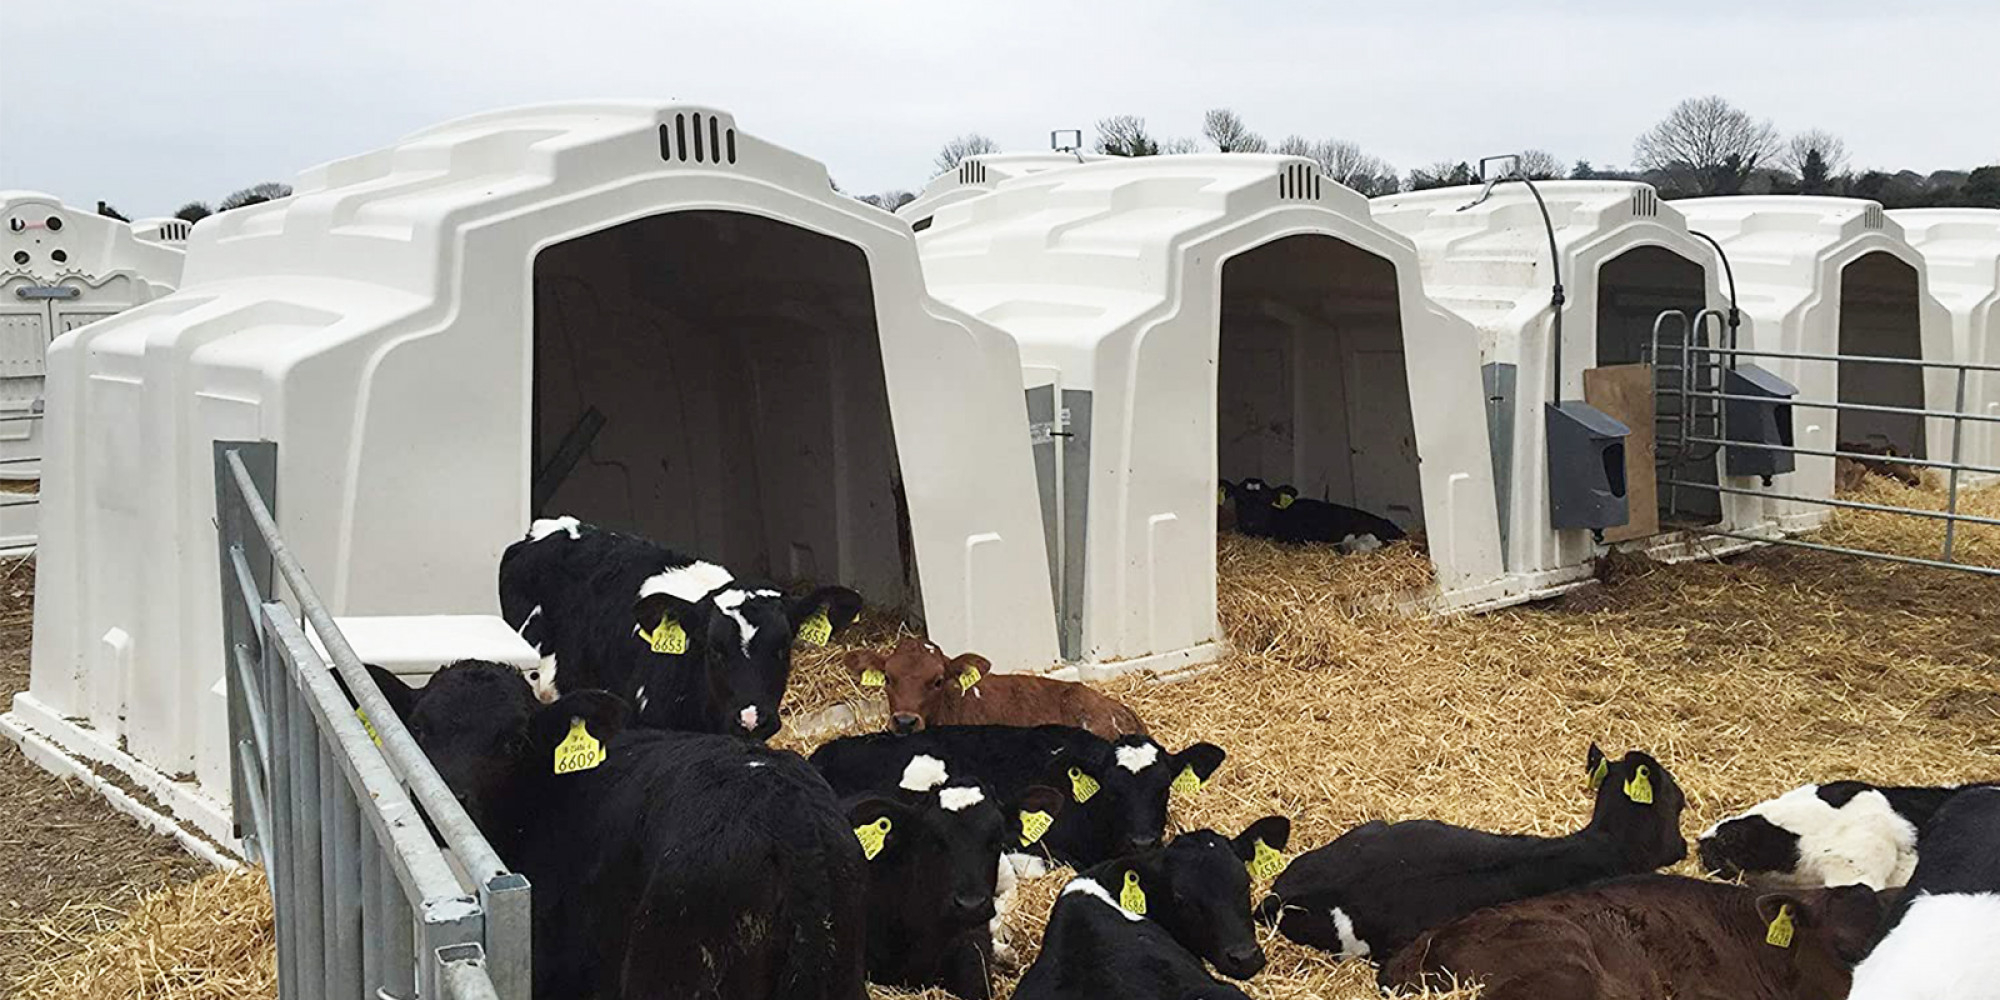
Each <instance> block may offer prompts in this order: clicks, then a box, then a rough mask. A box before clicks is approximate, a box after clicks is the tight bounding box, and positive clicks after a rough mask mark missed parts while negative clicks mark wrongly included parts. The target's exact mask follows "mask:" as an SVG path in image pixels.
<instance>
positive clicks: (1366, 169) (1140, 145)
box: [858, 95, 2000, 211]
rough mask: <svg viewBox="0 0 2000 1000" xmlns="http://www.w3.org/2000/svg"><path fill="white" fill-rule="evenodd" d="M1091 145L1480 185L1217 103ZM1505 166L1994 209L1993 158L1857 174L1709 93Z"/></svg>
mask: <svg viewBox="0 0 2000 1000" xmlns="http://www.w3.org/2000/svg"><path fill="white" fill-rule="evenodd" d="M999 149H1000V147H999V145H998V144H997V143H995V142H994V141H993V140H992V139H990V138H988V137H986V136H984V135H981V134H979V133H967V134H965V135H960V136H956V137H954V138H952V139H951V140H949V141H948V142H946V143H945V144H944V146H943V147H942V148H941V149H940V150H939V152H938V155H937V158H936V160H935V161H933V163H932V166H933V167H934V168H935V170H936V173H944V172H946V171H949V170H951V169H952V168H954V167H956V166H958V163H959V161H961V160H963V159H965V158H966V157H968V156H976V155H980V154H985V153H995V152H999ZM1090 149H1091V151H1093V152H1097V153H1101V154H1104V155H1107V156H1158V155H1162V154H1168V153H1192V152H1202V151H1212V152H1219V153H1281V154H1286V155H1292V156H1303V157H1306V158H1308V159H1310V160H1312V161H1314V162H1315V163H1317V164H1318V165H1319V168H1320V170H1322V171H1323V172H1325V174H1326V175H1327V176H1328V177H1331V178H1333V179H1334V180H1337V181H1339V182H1341V183H1342V184H1345V185H1347V186H1348V187H1350V188H1353V189H1354V190H1356V191H1358V192H1360V193H1361V194H1364V195H1367V196H1370V197H1374V196H1376V195H1383V194H1393V193H1395V192H1398V191H1421V190H1425V189H1427V188H1436V187H1448V186H1453V185H1465V184H1476V183H1479V181H1480V177H1479V171H1478V169H1477V168H1476V167H1475V166H1474V165H1473V162H1472V161H1471V160H1441V161H1439V162H1436V163H1432V164H1430V165H1428V166H1422V167H1417V168H1414V169H1412V170H1410V171H1408V172H1406V173H1405V172H1401V171H1398V170H1397V168H1396V167H1394V166H1393V165H1391V164H1390V163H1389V162H1388V161H1386V160H1384V159H1383V158H1381V157H1378V156H1374V155H1372V154H1369V153H1367V152H1366V151H1364V150H1363V149H1362V148H1361V146H1360V145H1359V144H1358V143H1355V142H1353V141H1351V140H1348V139H1341V138H1324V139H1311V138H1308V137H1306V136H1303V135H1298V134H1292V135H1287V136H1286V137H1284V138H1283V139H1280V140H1278V141H1276V142H1271V141H1268V140H1267V139H1265V138H1264V136H1263V135H1261V134H1259V133H1258V132H1255V131H1253V130H1252V129H1251V128H1250V127H1249V125H1248V124H1246V123H1245V122H1244V120H1243V118H1242V116H1240V115H1238V114H1237V113H1236V112H1235V111H1232V110H1230V109H1229V108H1214V109H1212V110H1210V111H1208V112H1207V113H1206V114H1205V115H1203V116H1202V127H1201V138H1200V139H1193V138H1188V137H1183V136H1163V135H1159V134H1157V133H1155V132H1153V131H1152V130H1151V129H1150V128H1149V127H1148V126H1147V124H1146V119H1145V118H1143V117H1141V116H1139V115H1113V116H1111V117H1109V118H1105V119H1101V120H1099V121H1098V122H1097V127H1096V134H1095V137H1094V139H1093V141H1092V142H1091V143H1090ZM1501 169H1506V168H1505V167H1504V166H1503V167H1502V168H1501ZM1512 169H1513V170H1514V171H1516V172H1518V173H1520V174H1521V175H1523V176H1526V177H1529V178H1531V179H1534V180H1554V179H1557V178H1568V179H1572V180H1632V181H1644V182H1646V183H1648V184H1651V185H1653V186H1654V187H1656V188H1658V189H1659V191H1660V194H1661V195H1662V196H1663V197H1666V198H1697V197H1707V196H1714V195H1737V194H1815V195H1838V196H1844V197H1854V198H1868V199H1872V200H1874V201H1878V202H1881V203H1882V205H1883V206H1884V207H1887V208H1921V207H1933V206H1971V207H1978V208H2000V165H1985V166H1977V167H1970V168H1967V169H1963V170H1952V169H1948V170H1933V171H1930V172H1928V173H1924V172H1919V171H1915V170H1895V171H1891V170H1883V169H1875V168H1870V169H1855V168H1853V167H1852V165H1851V164H1850V163H1849V158H1848V155H1847V144H1846V143H1845V142H1844V141H1843V140H1842V139H1841V138H1840V137H1839V136H1837V135H1835V134H1833V133H1831V132H1828V131H1826V130H1824V129H1818V128H1810V129H1805V130H1802V131H1799V132H1796V133H1793V134H1791V135H1789V136H1788V135H1785V134H1784V133H1782V132H1780V131H1779V130H1778V128H1777V127H1776V126H1775V125H1773V124H1772V123H1771V122H1770V120H1768V119H1758V118H1756V117H1755V116H1753V115H1751V114H1750V113H1749V112H1747V111H1744V110H1743V109H1741V108H1738V107H1736V106H1735V105H1733V104H1731V103H1729V102H1728V101H1727V100H1724V99H1723V98H1721V97H1716V96H1712V95H1711V96H1707V97H1695V98H1689V99H1688V100H1685V101H1682V102H1680V103H1679V104H1677V105H1675V106H1674V108H1673V110H1672V111H1670V112H1668V114H1667V116H1666V117H1665V118H1663V119H1661V120H1660V121H1659V122H1657V123H1655V124H1654V125H1653V126H1652V127H1651V128H1649V129H1647V130H1646V131H1645V132H1643V133H1641V134H1640V135H1639V136H1638V138H1636V139H1634V140H1633V143H1632V165H1631V167H1630V168H1629V169H1620V168H1618V167H1616V166H1611V165H1605V166H1598V165H1595V164H1592V163H1591V162H1590V161H1589V160H1575V161H1565V160H1563V159H1561V158H1559V157H1557V156H1556V155H1555V154H1553V153H1551V152H1549V151H1547V150H1544V149H1534V148H1530V149H1524V150H1520V151H1518V152H1517V153H1516V154H1515V159H1514V165H1513V168H1512ZM858 197H859V198H860V200H862V201H865V202H868V203H869V204H871V205H875V206H877V207H880V208H885V209H889V210H891V211H894V210H895V209H896V208H899V207H901V206H902V205H903V204H905V203H907V202H909V201H910V200H912V199H913V198H914V197H915V196H914V195H912V194H911V193H910V192H908V191H901V190H897V191H887V192H883V193H881V194H874V195H861V196H858Z"/></svg>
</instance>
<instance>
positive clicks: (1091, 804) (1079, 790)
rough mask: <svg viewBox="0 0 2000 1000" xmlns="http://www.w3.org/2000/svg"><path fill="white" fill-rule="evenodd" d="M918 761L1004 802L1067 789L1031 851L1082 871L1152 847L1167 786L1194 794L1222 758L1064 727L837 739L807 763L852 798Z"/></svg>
mask: <svg viewBox="0 0 2000 1000" xmlns="http://www.w3.org/2000/svg"><path fill="white" fill-rule="evenodd" d="M918 756H925V757H931V758H935V759H936V760H939V761H942V762H943V763H944V764H945V765H946V766H948V767H949V768H950V771H951V773H952V774H953V775H956V776H961V777H965V778H968V779H974V780H978V781H980V782H982V783H984V784H985V785H987V786H988V787H990V788H992V789H993V791H994V793H995V794H997V795H999V796H1000V798H1001V799H1002V800H1003V801H1016V800H1018V799H1019V798H1020V797H1021V796H1022V795H1023V794H1024V793H1025V792H1026V791H1027V790H1028V789H1029V788H1031V787H1033V786H1036V785H1047V786H1050V787H1053V788H1057V789H1061V790H1064V791H1067V792H1068V793H1069V797H1070V804H1069V805H1068V806H1066V807H1065V808H1064V809H1063V811H1062V815H1060V816H1057V817H1055V824H1054V825H1053V826H1052V827H1050V829H1049V831H1048V833H1047V834H1046V835H1045V836H1043V837H1042V840H1041V843H1040V844H1039V845H1037V846H1038V847H1039V848H1041V849H1043V850H1045V851H1046V853H1047V854H1048V856H1050V857H1053V858H1054V859H1055V860H1057V861H1059V862H1061V863H1063V864H1067V865H1071V866H1073V867H1077V868H1082V867H1085V866H1087V865H1093V864H1097V863H1099V862H1103V861H1108V860H1110V859H1112V858H1115V857H1119V856H1121V855H1125V854H1132V853H1136V852H1139V851H1145V850H1149V849H1151V848H1154V847H1158V846H1159V844H1160V839H1161V836H1162V835H1163V834H1164V833H1165V832H1166V826H1167V802H1168V798H1169V796H1170V794H1171V792H1172V790H1173V788H1174V787H1175V785H1176V784H1177V783H1178V785H1179V787H1181V788H1183V789H1189V790H1192V789H1194V788H1198V787H1199V786H1200V784H1201V783H1202V782H1204V781H1207V780H1208V778H1209V776H1210V775H1212V774H1214V773H1215V770H1216V768H1218V767H1221V766H1222V761H1223V758H1224V757H1225V756H1226V755H1225V754H1224V753H1223V751H1222V748H1221V747H1218V746H1215V745H1214V744H1211V743H1196V744H1194V745H1193V746H1190V747H1188V748H1187V749H1186V750H1183V751H1181V752H1180V753H1169V752H1167V750H1166V749H1165V748H1163V747H1161V746H1160V745H1159V744H1158V743H1155V742H1153V741H1152V740H1151V739H1149V738H1147V737H1144V736H1124V737H1120V738H1119V739H1118V740H1116V741H1106V740H1104V739H1101V738H1099V737H1097V736H1095V735H1092V734H1091V733H1087V732H1085V731H1083V730H1081V729H1076V728H1073V727H1070V726H1037V727H1035V728H1032V729H1026V728H1019V727H1014V726H939V727H937V728H934V729H926V730H924V731H923V732H920V733H912V734H910V735H908V736H897V735H894V734H891V733H875V734H871V735H868V736H848V737H844V738H841V739H837V740H834V741H832V742H830V743H828V744H826V745H825V746H822V747H820V748H819V750H818V751H817V752H815V753H814V754H813V756H812V762H813V765H814V766H815V767H817V768H819V770H820V773H822V774H824V775H826V779H827V781H828V783H830V784H832V785H833V788H834V790H835V791H837V792H839V793H840V794H842V795H853V794H857V793H860V792H866V791H886V790H892V789H895V788H897V787H898V786H899V785H900V784H901V782H902V781H903V775H904V772H905V770H906V769H907V768H908V766H909V764H910V761H911V760H912V759H914V758H916V757H918ZM1032 867H1033V866H1032V865H1030V866H1029V868H1030V870H1032Z"/></svg>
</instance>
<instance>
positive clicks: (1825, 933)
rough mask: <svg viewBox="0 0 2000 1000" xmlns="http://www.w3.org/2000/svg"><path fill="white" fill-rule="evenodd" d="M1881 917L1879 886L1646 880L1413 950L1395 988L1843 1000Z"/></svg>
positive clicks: (1613, 885)
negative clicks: (1788, 887) (1768, 890)
mask: <svg viewBox="0 0 2000 1000" xmlns="http://www.w3.org/2000/svg"><path fill="white" fill-rule="evenodd" d="M1881 918H1882V906H1881V903H1880V902H1878V901H1877V900H1876V897H1875V892H1874V890H1871V889H1869V888H1867V887H1866V886H1851V887H1848V888H1844V889H1806V890H1800V891H1797V892H1788V893H1775V894H1768V895H1760V894H1759V893H1758V892H1757V891H1756V890H1754V889H1747V888H1744V887H1743V886H1738V885H1729V884H1726V883H1722V882H1704V881H1701V880H1698V879H1690V878H1680V877H1677V876H1670V875H1640V876H1635V877H1632V878H1627V879H1618V880H1615V881H1611V882H1606V883H1603V884H1601V885H1596V886H1591V887H1590V888H1587V889H1574V890H1571V891H1568V892H1560V893H1556V894H1555V895H1552V896H1543V897H1541V898H1540V899H1529V900H1522V901H1521V902H1518V903H1509V904H1507V905H1505V906H1496V907H1494V908H1492V909H1490V910H1481V911H1479V912H1478V913H1474V914H1472V915H1471V916H1468V917H1463V918H1460V919H1459V920H1455V921H1453V922H1451V923H1449V924H1446V925H1444V926H1443V927H1440V928H1438V929H1436V930H1433V931H1430V932H1429V933H1426V934H1425V935H1423V936H1422V937H1419V938H1418V939H1417V940H1416V941H1415V942H1413V943H1411V945H1410V946H1409V947H1408V948H1405V949H1403V950H1402V951H1401V952H1399V953H1398V954H1397V955H1396V957H1395V959H1394V960H1393V961H1391V962H1389V964H1388V965H1386V966H1384V967H1383V969H1382V976H1381V982H1382V985H1383V987H1385V988H1389V989H1394V988H1397V987H1401V988H1404V989H1408V990H1416V989H1420V988H1422V987H1423V986H1425V985H1429V986H1430V987H1432V988H1434V989H1438V990H1445V989H1450V988H1451V987H1452V986H1453V985H1454V984H1455V983H1466V984H1470V983H1472V982H1474V981H1477V982H1481V983H1484V984H1485V985H1484V988H1483V989H1482V990H1481V991H1480V994H1479V996H1480V997H1481V1000H1614V998H1615V1000H1676V998H1679V1000H1688V998H1695V997H1717V998H1721V997H1727V998H1729V1000H1831V998H1836V997H1842V996H1846V995H1847V986H1848V979H1849V970H1850V969H1852V968H1853V967H1854V962H1855V960H1856V959H1857V958H1859V957H1860V956H1861V954H1862V952H1863V951H1865V950H1866V949H1867V947H1868V945H1869V944H1870V943H1871V942H1873V940H1874V939H1875V934H1876V923H1877V922H1878V921H1879V920H1881Z"/></svg>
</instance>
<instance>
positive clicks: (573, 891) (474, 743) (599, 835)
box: [377, 661, 866, 1000]
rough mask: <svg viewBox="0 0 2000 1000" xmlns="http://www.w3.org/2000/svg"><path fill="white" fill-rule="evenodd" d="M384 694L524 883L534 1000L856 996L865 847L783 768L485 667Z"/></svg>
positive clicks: (828, 801)
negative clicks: (548, 699)
mask: <svg viewBox="0 0 2000 1000" xmlns="http://www.w3.org/2000/svg"><path fill="white" fill-rule="evenodd" d="M377 681H378V683H381V684H383V685H385V687H386V685H388V684H392V683H394V684H400V683H401V682H400V681H396V680H395V679H394V678H393V677H386V676H383V675H377ZM398 697H402V698H404V699H405V703H406V704H408V705H409V706H410V707H409V709H408V715H407V722H408V726H409V730H410V734H411V736H412V737H414V738H415V739H416V741H417V744H418V746H420V747H422V748H423V750H424V752H425V754H426V755H428V756H429V757H430V759H431V762H432V763H433V764H434V765H435V766H436V768H437V770H438V773H439V775H440V776H441V777H443V778H444V780H445V782H446V783H447V784H448V785H449V786H450V787H451V789H452V791H453V792H455V793H457V794H458V795H459V797H460V798H461V799H462V800H464V802H465V805H466V810H467V812H468V813H469V814H471V816H472V818H473V821H474V822H475V823H477V824H478V826H479V829H480V831H481V832H482V833H484V834H485V835H486V837H487V839H488V840H489V841H491V842H492V844H493V847H494V849H495V850H497V851H498V852H499V853H500V857H501V858H502V859H503V860H505V861H506V862H507V864H508V865H509V866H510V867H512V868H513V869H514V870H515V871H518V872H520V873H521V874H523V875H525V876H527V878H528V881H529V882H530V884H532V885H533V886H534V893H533V900H534V903H533V906H534V927H533V939H534V976H535V996H536V997H539V998H550V1000H553V998H564V1000H567V998H573V997H601V998H629V1000H639V998H654V997H713V998H718V1000H721V998H728V1000H766V998H769V997H802V998H823V1000H863V998H864V996H865V988H866V984H865V982H864V981H863V975H862V960H863V941H862V933H863V927H864V926H865V924H864V920H865V914H866V911H865V904H864V891H865V887H866V882H865V879H866V873H865V872H864V871H863V867H862V866H863V864H864V862H863V860H862V852H861V849H860V845H859V844H858V843H857V842H856V839H855V833H854V828H853V824H852V823H850V822H849V820H848V817H847V816H846V815H845V813H844V812H843V811H842V809H841V808H840V803H839V802H838V801H837V800H836V799H835V798H834V795H833V790H832V789H830V788H828V787H827V786H826V782H825V781H823V780H821V779H820V777H819V774H818V773H817V772H815V771H814V770H813V769H812V768H811V767H809V766H807V765H806V762H805V761H803V760H801V759H799V757H798V755H796V754H791V753H785V752H782V751H777V750H772V749H769V748H767V747H764V746H761V745H758V744H756V743H752V742H749V741H747V740H739V739H731V738H727V737H721V736H709V735H700V734H694V733H677V732H666V731H662V730H643V729H627V728H626V723H627V721H628V718H629V715H630V707H629V706H628V705H626V703H625V702H624V701H623V699H620V698H618V697H617V696H615V695H612V694H609V693H607V692H603V691H575V692H571V693H570V694H567V695H564V696H563V697H562V698H560V699H558V700H557V701H556V702H555V703H554V704H551V705H546V706H545V705H541V704H539V703H538V702H537V701H536V699H535V696H534V693H533V691H532V689H531V688H530V687H529V686H528V682H527V681H525V680H523V679H522V678H521V675H520V673H519V671H517V670H515V669H514V668H512V667H508V666H503V665H501V664H497V663H482V662H475V661H465V662H461V663H456V664H453V665H451V666H448V667H445V668H444V669H443V670H440V671H438V673H437V675H436V676H434V677H432V678H431V681H430V683H429V684H428V685H427V686H425V687H424V688H422V689H420V690H415V691H409V692H407V693H406V695H405V696H398ZM393 700H394V699H392V701H393ZM558 771H561V772H563V773H557V772H558Z"/></svg>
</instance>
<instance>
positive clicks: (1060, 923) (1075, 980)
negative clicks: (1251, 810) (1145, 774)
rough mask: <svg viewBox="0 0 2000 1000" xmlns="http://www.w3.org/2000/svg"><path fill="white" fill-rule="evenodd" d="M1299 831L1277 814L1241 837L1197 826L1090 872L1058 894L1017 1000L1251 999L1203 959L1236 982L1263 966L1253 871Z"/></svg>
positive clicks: (1075, 879)
mask: <svg viewBox="0 0 2000 1000" xmlns="http://www.w3.org/2000/svg"><path fill="white" fill-rule="evenodd" d="M1291 828H1292V825H1291V821H1290V820H1287V819H1285V818H1284V817H1282V816H1267V817H1265V818H1263V819H1260V820H1258V821H1257V822H1255V823H1252V824H1250V827H1249V829H1246V830H1244V831H1243V832H1242V833H1240V834H1238V835H1236V836H1235V837H1234V838H1227V837H1224V836H1222V835H1221V834H1218V833H1216V832H1214V831H1212V830H1196V831H1194V832H1192V833H1185V834H1182V835H1181V836H1178V837H1175V838H1174V839H1173V842H1172V843H1169V844H1168V845H1167V846H1165V847H1163V848H1154V849H1153V850H1150V851H1146V852H1144V853H1142V854H1138V855H1134V856H1132V857H1130V858H1122V859H1119V860H1117V861H1111V862H1107V863H1105V864H1101V865H1097V866H1095V867H1092V868H1089V869H1086V870H1085V871H1084V872H1083V873H1082V874H1080V875H1078V876H1077V877H1076V878H1074V879H1071V880H1070V883H1069V884H1068V885H1066V886H1064V887H1063V891H1062V895H1060V896H1058V897H1056V905H1055V909H1054V910H1053V911H1051V913H1050V914H1049V924H1048V929H1047V931H1046V932H1045V933H1044V934H1043V936H1042V953H1041V955H1040V956H1039V957H1037V958H1036V959H1035V964H1034V965H1032V966H1029V968H1028V971H1027V973H1026V974H1025V975H1023V976H1022V977H1021V984H1020V986H1019V987H1018V988H1016V989H1015V991H1014V998H1015V1000H1125V998H1131V1000H1154V998H1160V997H1176V998H1179V997H1201V998H1241V997H1244V993H1243V991H1241V990H1239V989H1237V988H1236V987H1234V986H1231V985H1229V984H1227V983H1224V982H1222V981H1220V980H1218V979H1216V978H1215V977H1214V976H1212V975H1210V974H1209V972H1208V970H1207V969H1206V968H1203V967H1202V960H1204V959H1206V960H1208V961H1209V962H1211V963H1213V964H1214V965H1215V968H1216V970H1217V971H1219V972H1221V973H1222V974H1223V975H1225V976H1229V977H1230V978H1232V979H1249V978H1250V977H1251V976H1254V975H1256V974H1257V973H1258V972H1260V971H1262V970H1263V968H1264V962H1265V959H1264V949H1263V948H1261V947H1259V946H1258V944H1257V931H1256V926H1255V925H1254V924H1253V923H1252V921H1251V919H1250V874H1249V872H1248V871H1247V870H1246V866H1247V865H1248V864H1249V863H1250V862H1251V861H1253V860H1254V859H1255V858H1256V857H1257V855H1258V853H1259V850H1258V844H1259V842H1262V844H1263V846H1264V847H1265V848H1266V849H1268V850H1271V851H1282V850H1284V849H1285V844H1286V842H1287V841H1288V840H1289V839H1290V837H1291Z"/></svg>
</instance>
